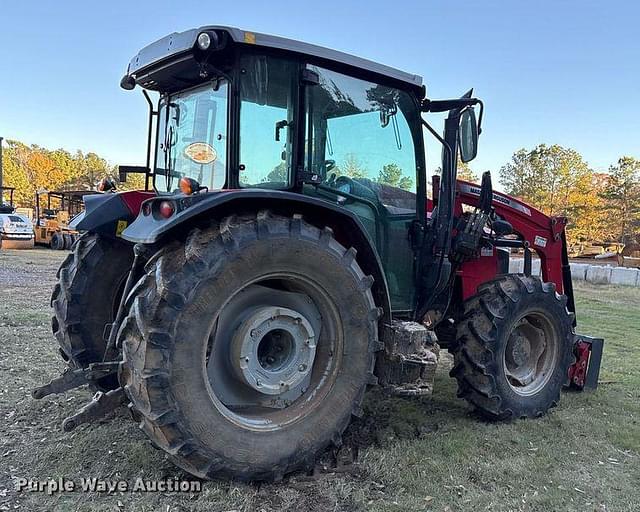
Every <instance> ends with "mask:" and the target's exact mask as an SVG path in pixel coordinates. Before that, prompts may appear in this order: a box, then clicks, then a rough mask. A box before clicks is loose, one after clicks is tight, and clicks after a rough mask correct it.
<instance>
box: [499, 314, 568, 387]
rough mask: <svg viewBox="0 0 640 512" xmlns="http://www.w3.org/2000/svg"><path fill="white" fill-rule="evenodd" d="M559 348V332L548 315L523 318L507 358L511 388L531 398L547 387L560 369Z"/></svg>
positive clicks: (519, 321) (515, 326) (506, 355)
mask: <svg viewBox="0 0 640 512" xmlns="http://www.w3.org/2000/svg"><path fill="white" fill-rule="evenodd" d="M557 349H558V333H557V331H556V329H555V328H554V326H553V324H552V323H551V322H550V321H549V319H548V318H547V317H546V315H544V313H542V312H539V311H534V312H529V313H526V314H524V315H522V316H521V317H520V318H519V319H518V320H517V321H516V322H515V324H514V327H513V329H512V331H511V334H510V335H509V339H508V341H507V346H506V348H505V352H504V357H503V366H504V372H505V375H506V377H507V381H508V383H509V386H510V387H511V389H512V390H513V391H514V392H515V393H517V394H518V395H521V396H531V395H534V394H536V393H538V392H539V391H540V390H541V389H542V388H544V387H545V385H546V384H547V382H549V379H550V378H551V375H552V374H553V371H554V369H555V367H556V362H557V358H558V350H557Z"/></svg>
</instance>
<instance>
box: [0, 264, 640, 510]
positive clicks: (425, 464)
mask: <svg viewBox="0 0 640 512" xmlns="http://www.w3.org/2000/svg"><path fill="white" fill-rule="evenodd" d="M63 256H64V254H62V253H53V252H49V251H35V252H28V253H27V252H25V253H17V252H13V251H11V252H0V283H2V301H0V342H1V346H0V354H1V356H2V357H0V371H1V372H2V373H1V374H2V379H1V381H0V418H1V419H2V421H1V422H0V510H29V511H31V510H127V511H129V510H140V511H142V510H144V511H152V510H153V511H155V510H163V511H167V510H169V511H171V512H174V511H179V510H185V511H186V510H202V511H204V510H207V511H209V510H213V511H230V510H237V511H247V512H249V511H259V510H264V511H276V510H278V511H279V510H285V511H296V512H301V511H305V512H306V511H324V510H344V511H359V510H372V511H405V510H407V511H413V510H433V511H445V510H450V511H456V512H458V511H482V510H491V511H494V510H497V511H503V510H504V511H508V510H513V511H552V510H553V511H580V512H582V511H599V512H602V511H605V510H606V511H634V510H639V509H640V506H639V505H638V503H640V489H639V488H638V484H639V483H640V373H639V372H638V370H637V366H638V364H639V363H640V289H637V288H625V287H611V286H606V287H605V286H591V285H585V284H580V285H576V295H577V308H578V323H579V330H580V331H581V332H584V333H585V334H593V335H599V336H603V337H604V338H605V339H606V343H605V353H604V360H603V364H602V373H601V384H600V386H599V388H598V390H597V391H596V392H595V393H573V392H567V393H564V394H563V397H562V401H561V403H560V405H559V406H558V407H557V408H556V409H554V410H553V411H552V412H551V413H550V414H549V415H547V416H546V417H544V418H541V419H539V420H535V421H533V420H529V421H523V420H518V421H514V422H510V423H497V424H495V423H487V422H484V421H482V420H480V419H478V417H477V416H476V415H474V414H473V412H472V411H471V409H470V407H468V406H467V404H466V403H465V402H464V401H462V400H459V399H457V398H456V396H455V391H456V388H455V383H454V382H453V381H452V380H451V379H450V378H449V377H448V375H447V371H448V366H449V365H450V358H449V357H448V356H446V355H445V356H444V357H443V359H442V360H441V368H440V370H439V372H438V375H437V378H436V386H435V391H434V395H433V396H432V397H429V398H425V399H422V400H415V399H400V398H390V397H387V396H384V395H383V394H382V393H380V392H372V393H369V395H368V396H367V399H366V403H365V411H366V415H365V417H364V419H363V420H361V421H360V422H359V423H358V424H354V425H353V426H352V427H351V428H350V431H349V433H348V434H347V436H346V437H347V440H348V441H349V443H350V445H352V446H353V447H354V448H356V449H357V451H358V457H357V461H356V463H355V464H353V465H352V466H347V467H346V468H342V470H341V471H338V472H336V471H333V470H332V469H331V465H332V456H331V455H330V454H327V455H325V457H324V458H323V460H322V461H321V463H320V465H319V466H318V470H317V475H316V476H315V477H313V478H309V477H306V476H305V475H294V476H292V477H291V478H289V479H288V480H285V482H283V483H281V484H278V485H245V484H239V483H236V482H228V481H219V482H206V483H204V485H203V490H202V492H201V493H197V494H194V495H179V494H170V495H164V494H161V493H150V494H143V493H124V494H115V495H103V494H99V493H89V494H84V493H78V492H76V493H69V494H63V495H53V496H47V495H44V494H36V493H20V494H18V493H15V492H14V490H13V482H14V479H15V478H17V477H21V476H22V477H27V478H35V479H42V478H47V477H56V476H62V477H66V478H69V479H73V480H79V479H80V478H81V477H87V476H93V477H99V478H106V479H124V480H128V481H130V482H132V481H133V480H134V479H135V478H136V477H137V476H143V477H144V478H149V479H158V478H172V477H174V476H179V477H181V478H187V476H186V475H185V474H184V473H182V472H181V471H180V470H179V469H177V468H176V467H175V466H173V465H172V464H171V463H169V462H168V461H167V460H166V459H165V458H164V456H163V454H162V453H161V452H159V451H157V450H154V449H153V448H151V447H150V446H149V444H148V442H147V441H146V439H145V436H144V435H143V433H142V432H140V431H139V430H138V429H137V427H136V426H135V424H134V423H132V422H131V421H129V420H128V419H127V418H126V416H125V414H124V413H123V414H118V415H117V416H116V417H115V418H111V419H109V420H107V421H105V422H104V423H102V424H94V425H90V426H87V427H81V428H78V429H77V430H76V431H74V432H73V433H71V434H65V433H63V432H62V431H61V430H60V427H59V425H60V422H61V421H62V419H63V418H64V417H65V416H67V415H69V414H71V413H72V412H74V411H75V410H76V409H77V408H78V407H80V406H81V405H82V404H83V403H84V402H85V401H86V400H88V399H89V397H90V393H89V392H88V391H87V390H84V389H79V390H74V391H72V392H69V393H67V394H65V395H62V396H55V397H48V398H46V399H44V400H41V401H34V400H32V399H31V398H30V396H29V391H30V389H31V388H32V387H34V386H35V385H37V384H40V383H42V382H43V381H45V380H46V379H47V378H50V377H52V376H55V375H56V374H57V373H58V372H59V371H60V370H61V369H62V368H63V364H62V363H61V362H60V360H59V358H58V357H57V354H56V352H57V347H56V344H55V341H54V340H53V339H52V336H51V334H50V330H49V326H48V320H47V319H48V316H49V307H48V299H49V293H50V290H51V287H52V286H53V283H54V281H55V269H56V267H57V265H58V264H59V262H60V261H61V259H62V257H63ZM5 489H6V491H4V490H5ZM3 494H6V496H3ZM118 503H120V504H121V505H122V507H118ZM15 505H19V508H18V509H14V506H15ZM4 507H8V508H4Z"/></svg>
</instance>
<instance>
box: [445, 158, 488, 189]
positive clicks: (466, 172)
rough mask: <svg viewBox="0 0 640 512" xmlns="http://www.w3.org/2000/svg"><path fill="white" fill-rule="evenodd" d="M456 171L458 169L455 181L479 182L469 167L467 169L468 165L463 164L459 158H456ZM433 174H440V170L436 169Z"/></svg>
mask: <svg viewBox="0 0 640 512" xmlns="http://www.w3.org/2000/svg"><path fill="white" fill-rule="evenodd" d="M457 169H458V172H457V179H459V180H463V181H470V182H471V183H478V182H479V179H478V175H477V174H476V173H475V172H473V171H472V170H471V167H469V164H468V163H465V162H463V161H462V160H460V157H458V166H457ZM435 173H436V174H442V168H441V167H438V168H437V169H436V170H435Z"/></svg>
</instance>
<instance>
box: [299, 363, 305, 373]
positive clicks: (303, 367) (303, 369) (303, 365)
mask: <svg viewBox="0 0 640 512" xmlns="http://www.w3.org/2000/svg"><path fill="white" fill-rule="evenodd" d="M306 369H307V365H306V364H301V365H300V366H298V370H299V371H301V372H303V371H305V370H306Z"/></svg>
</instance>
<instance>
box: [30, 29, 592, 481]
mask: <svg viewBox="0 0 640 512" xmlns="http://www.w3.org/2000/svg"><path fill="white" fill-rule="evenodd" d="M120 85H121V87H122V88H124V89H125V90H133V89H135V88H136V87H139V88H141V89H142V92H143V94H144V97H145V99H146V102H147V103H148V107H149V125H148V134H147V156H146V166H140V167H131V166H129V167H121V168H120V174H121V179H122V180H124V179H126V176H127V174H128V173H133V172H137V173H144V174H145V176H146V183H147V187H146V190H140V191H133V192H123V193H106V194H97V195H91V196H86V197H85V198H84V199H85V211H84V212H83V213H82V214H80V215H79V216H78V217H76V218H75V219H74V220H73V221H72V222H71V228H72V229H76V230H78V231H80V232H82V233H83V234H82V236H81V237H80V238H79V240H78V242H77V243H76V245H75V247H74V250H73V253H72V254H70V255H69V257H68V258H67V259H66V260H65V261H64V262H63V263H62V266H61V267H60V270H59V273H58V276H59V280H58V283H57V284H56V286H55V289H54V291H53V296H52V300H51V304H52V306H53V312H54V314H53V320H52V326H53V333H54V335H55V337H56V339H57V341H58V343H59V345H60V353H61V355H62V357H63V358H64V359H65V360H66V361H67V362H68V363H69V369H68V370H67V371H66V372H65V373H64V374H63V375H62V376H60V377H58V378H56V379H53V380H52V381H51V382H49V383H48V384H46V385H44V386H41V387H39V388H37V389H35V390H33V396H34V398H42V397H43V396H46V395H48V394H50V393H59V392H63V391H65V390H68V389H71V388H74V387H78V386H81V385H86V384H88V385H89V386H90V387H91V388H92V389H94V390H95V391H96V393H95V395H94V397H93V399H92V400H91V401H90V402H88V403H87V404H86V405H85V406H83V407H82V408H81V409H80V410H78V411H77V412H76V413H75V414H74V415H72V416H70V417H68V418H66V419H65V420H64V422H63V425H62V426H63V429H64V430H65V431H71V430H73V429H74V428H76V427H77V426H78V425H80V424H82V423H86V422H89V421H93V420H96V419H99V418H102V417H104V416H105V415H107V414H108V413H110V412H111V411H113V409H114V408H116V407H120V406H123V405H124V406H126V407H128V409H129V411H130V413H131V416H132V418H133V419H134V420H135V421H136V422H137V423H138V424H139V426H140V427H141V428H142V430H143V431H144V432H145V433H146V434H147V436H148V437H149V438H150V440H151V441H152V443H153V445H154V446H155V447H157V448H159V449H161V450H164V451H165V452H166V454H167V455H168V457H170V459H171V460H172V461H173V462H174V463H175V464H176V465H178V466H180V467H181V468H183V469H184V470H186V471H188V472H189V473H191V474H193V475H195V476H197V477H201V478H212V477H220V476H226V477H230V478H237V479H241V480H250V481H260V480H275V481H277V480H280V479H281V478H283V476H285V475H287V474H289V473H291V472H294V471H297V470H301V469H305V468H306V469H309V468H310V467H313V465H314V460H315V459H316V457H317V456H318V455H319V454H320V453H322V452H323V451H324V450H325V449H326V448H328V447H330V446H334V447H339V446H340V445H341V443H342V441H341V439H342V434H343V433H344V431H345V429H346V428H347V426H348V425H349V423H350V421H351V419H352V417H354V416H356V417H357V416H360V415H361V414H362V407H361V404H362V400H363V397H364V394H365V391H366V390H367V388H368V387H370V386H375V385H378V386H382V387H383V388H384V389H385V390H388V391H389V393H393V394H397V395H402V396H421V395H425V394H429V393H430V392H431V390H432V386H433V375H434V368H435V365H436V364H437V360H438V351H439V348H440V347H442V348H446V349H447V350H448V351H449V352H450V353H452V354H453V368H452V370H451V372H450V374H451V376H452V377H454V378H455V379H456V380H457V382H458V387H459V396H460V397H462V398H464V399H466V400H467V401H468V402H469V403H470V404H471V406H473V408H474V409H475V410H476V411H477V412H478V413H479V414H480V415H482V416H484V417H485V418H489V419H491V420H510V419H516V418H534V417H538V416H541V415H544V414H545V413H546V412H547V411H548V410H549V409H550V408H551V407H553V406H555V405H556V404H557V403H558V400H559V399H560V392H561V389H562V388H563V386H566V385H571V386H573V387H577V388H585V387H587V388H588V387H592V388H593V387H595V385H596V383H597V378H598V371H599V367H600V359H601V355H602V345H603V340H601V339H599V338H591V337H587V336H584V335H579V334H576V331H575V326H576V321H575V305H574V299H573V290H572V285H571V275H570V270H569V263H568V259H567V243H566V239H565V226H566V222H567V220H566V218H564V217H548V216H546V215H544V214H543V213H541V212H540V211H538V210H536V209H535V208H533V207H531V206H528V205H526V204H524V203H523V202H521V201H519V200H518V199H516V198H513V197H509V196H508V195H505V194H502V193H499V192H494V191H493V189H492V183H491V176H490V174H489V173H485V174H484V175H483V176H482V181H481V183H480V184H474V183H468V182H464V181H458V180H457V179H456V169H457V165H458V164H457V162H458V159H460V160H461V161H462V162H469V161H471V160H472V159H473V158H474V157H475V156H476V153H477V147H478V136H479V134H480V132H481V129H482V128H481V125H482V117H483V109H484V107H483V103H482V101H480V100H479V99H477V98H475V97H474V96H473V94H472V91H470V92H468V93H466V94H464V95H463V96H462V97H460V98H455V99H450V100H438V99H431V98H429V97H428V96H427V94H426V88H425V86H424V85H423V83H422V78H421V77H419V76H417V75H414V74H410V73H406V72H403V71H399V70H397V69H394V68H391V67H388V66H386V65H382V64H378V63H375V62H371V61H369V60H365V59H362V58H359V57H355V56H352V55H348V54H345V53H342V52H339V51H335V50H331V49H326V48H322V47H319V46H315V45H312V44H307V43H304V42H300V41H293V40H290V39H285V38H282V37H276V36H271V35H265V34H260V33H255V32H250V31H244V30H240V29H237V28H231V27H224V26H205V27H201V28H197V29H193V30H188V31H185V32H181V33H173V34H171V35H169V36H167V37H164V38H162V39H160V40H158V41H156V42H154V43H152V44H151V45H149V46H147V47H145V48H143V49H142V50H141V51H140V52H139V53H138V54H137V55H136V56H135V57H134V58H133V59H132V60H131V62H130V64H129V67H128V69H127V72H126V74H125V75H124V77H123V78H122V80H121V83H120ZM150 93H157V94H158V96H159V97H158V99H157V102H156V101H155V100H154V99H152V96H151V94H150ZM434 112H435V113H444V114H445V115H446V119H445V121H444V131H443V133H442V135H441V134H440V132H439V130H436V129H435V128H434V127H433V126H432V125H431V124H430V123H429V122H428V121H427V120H426V119H425V116H426V115H427V114H428V113H434ZM425 130H426V131H425ZM427 132H428V133H429V134H431V136H433V137H435V139H437V141H439V143H440V144H441V146H442V161H441V164H440V165H441V169H442V172H441V175H440V176H437V177H436V178H437V179H434V180H432V183H431V189H432V191H431V192H430V190H429V189H430V187H429V185H428V183H427V172H426V162H425V147H424V134H425V133H427ZM512 250H521V251H523V253H524V260H525V261H524V272H523V273H521V274H514V273H509V254H510V251H512ZM534 254H535V257H538V258H540V260H541V276H534V275H532V272H531V267H532V263H531V262H532V258H533V257H534Z"/></svg>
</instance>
